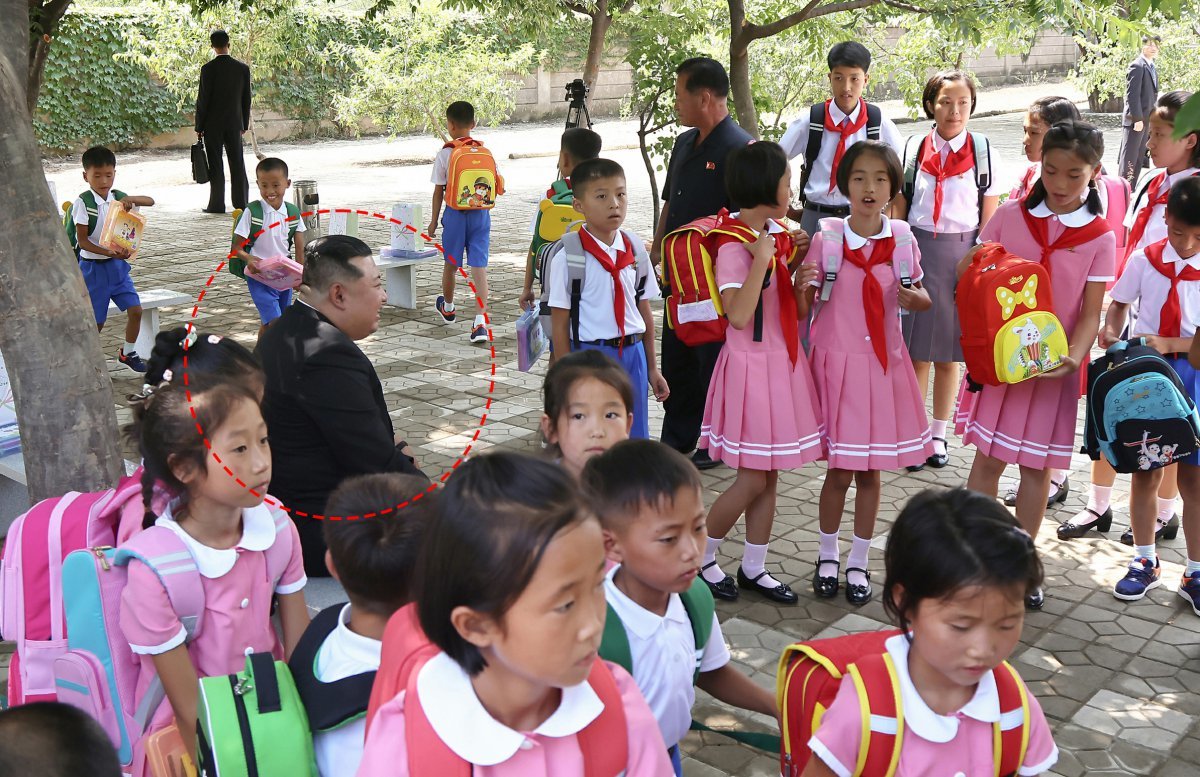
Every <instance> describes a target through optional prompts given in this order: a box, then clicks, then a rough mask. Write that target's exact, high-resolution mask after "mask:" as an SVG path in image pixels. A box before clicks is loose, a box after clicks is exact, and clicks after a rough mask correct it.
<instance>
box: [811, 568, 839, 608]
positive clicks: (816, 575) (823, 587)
mask: <svg viewBox="0 0 1200 777" xmlns="http://www.w3.org/2000/svg"><path fill="white" fill-rule="evenodd" d="M822 564H833V575H832V576H831V577H821V565H822ZM841 565H842V562H840V561H834V560H832V559H830V560H825V561H823V560H821V559H817V566H816V568H815V569H813V576H812V588H813V593H814V594H816V595H817V596H818V597H819V598H821V599H832V598H833V597H835V596H837V595H838V589H839V588H841V587H842V584H841V582H840V581H839V580H838V568H839V567H841Z"/></svg>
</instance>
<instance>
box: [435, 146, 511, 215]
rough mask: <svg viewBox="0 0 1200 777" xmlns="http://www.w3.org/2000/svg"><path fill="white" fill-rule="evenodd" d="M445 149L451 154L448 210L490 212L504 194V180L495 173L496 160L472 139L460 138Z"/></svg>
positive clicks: (447, 174) (447, 194)
mask: <svg viewBox="0 0 1200 777" xmlns="http://www.w3.org/2000/svg"><path fill="white" fill-rule="evenodd" d="M443 148H449V149H452V151H451V152H450V162H449V168H448V170H447V173H446V195H445V198H446V199H445V201H446V207H448V208H453V209H454V210H491V209H492V208H494V207H496V198H497V197H499V196H500V195H501V194H504V177H503V176H502V175H500V173H498V172H496V158H495V157H493V156H492V152H491V151H488V150H487V149H486V148H484V147H483V143H480V142H479V141H478V140H474V139H473V138H459V139H458V140H452V141H450V142H449V143H447V144H446V145H445V146H443Z"/></svg>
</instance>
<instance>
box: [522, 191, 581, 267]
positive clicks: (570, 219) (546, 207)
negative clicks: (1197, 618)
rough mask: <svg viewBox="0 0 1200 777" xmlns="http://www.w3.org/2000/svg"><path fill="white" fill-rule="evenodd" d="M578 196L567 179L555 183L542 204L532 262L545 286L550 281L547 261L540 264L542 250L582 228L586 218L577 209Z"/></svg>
mask: <svg viewBox="0 0 1200 777" xmlns="http://www.w3.org/2000/svg"><path fill="white" fill-rule="evenodd" d="M574 202H575V195H574V193H573V192H572V191H571V187H570V186H568V185H567V182H566V181H564V180H561V179H560V180H557V181H555V182H554V183H553V184H552V185H551V187H550V191H549V192H547V196H546V197H545V198H543V199H542V201H541V202H539V203H538V212H537V216H535V217H534V221H533V240H532V241H531V242H530V243H529V261H530V262H531V263H532V264H531V266H532V267H533V269H534V274H535V276H536V277H537V279H538V280H539V281H541V282H542V283H543V284H544V283H545V282H546V278H545V275H544V267H543V262H542V261H538V259H539V257H541V256H542V255H543V254H542V249H543V247H545V246H546V245H548V244H550V243H554V242H557V241H558V240H559V238H561V237H562V236H563V235H565V234H566V233H567V232H571V231H574V230H577V229H579V227H580V226H582V224H583V221H582V217H581V216H580V215H579V212H578V211H576V210H575V208H574V207H573V203H574Z"/></svg>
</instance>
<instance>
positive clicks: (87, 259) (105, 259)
mask: <svg viewBox="0 0 1200 777" xmlns="http://www.w3.org/2000/svg"><path fill="white" fill-rule="evenodd" d="M116 258H117V257H115V256H108V257H105V258H104V259H92V258H91V257H89V256H82V255H81V256H80V257H79V261H81V262H97V263H104V262H111V261H112V260H113V259H116Z"/></svg>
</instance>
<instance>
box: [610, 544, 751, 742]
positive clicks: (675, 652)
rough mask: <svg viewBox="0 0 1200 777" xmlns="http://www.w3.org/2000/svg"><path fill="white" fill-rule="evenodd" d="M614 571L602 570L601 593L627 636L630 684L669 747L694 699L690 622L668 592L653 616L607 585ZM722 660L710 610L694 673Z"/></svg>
mask: <svg viewBox="0 0 1200 777" xmlns="http://www.w3.org/2000/svg"><path fill="white" fill-rule="evenodd" d="M618 569H620V567H619V566H616V567H613V568H612V569H610V570H609V571H608V577H607V578H606V579H605V581H604V595H605V597H606V598H607V599H608V603H609V604H610V605H611V606H612V608H613V611H614V612H616V613H617V615H619V616H620V617H621V623H623V624H624V625H625V633H626V634H627V635H628V636H629V652H630V655H631V657H632V658H633V679H634V682H636V683H637V686H638V690H640V691H641V692H642V696H644V697H646V703H647V704H649V705H650V711H651V712H653V713H654V718H655V720H657V721H658V727H659V729H660V730H661V731H662V735H663V741H664V742H666V743H667V746H668V747H673V746H674V745H675V744H677V743H678V742H679V741H680V740H681V739H683V736H684V734H686V733H687V731H688V728H689V727H690V726H691V723H692V705H693V704H694V703H695V702H696V689H695V687H694V685H693V681H692V677H693V675H694V674H695V671H696V654H697V652H698V646H697V645H696V637H695V635H694V634H693V632H692V622H691V621H690V620H689V619H688V614H687V610H686V609H685V608H684V606H683V600H682V599H680V598H679V595H678V594H671V598H670V600H669V601H668V603H667V612H666V615H656V614H655V613H652V612H650V611H649V610H647V609H645V608H644V607H642V606H641V605H640V604H638V603H637V602H635V601H633V600H632V599H630V598H629V597H628V596H626V595H625V594H624V593H622V592H621V589H619V588H617V586H616V584H615V583H613V575H615V574H616V572H617V570H618ZM728 663H729V648H728V647H726V645H725V637H724V636H723V635H722V634H721V623H720V622H719V621H718V620H717V614H716V613H715V612H714V613H713V628H712V633H711V634H710V635H709V637H708V643H707V644H706V645H704V647H703V653H702V654H701V656H700V671H701V672H711V671H713V670H714V669H720V668H721V667H723V666H725V665H726V664H728Z"/></svg>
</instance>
